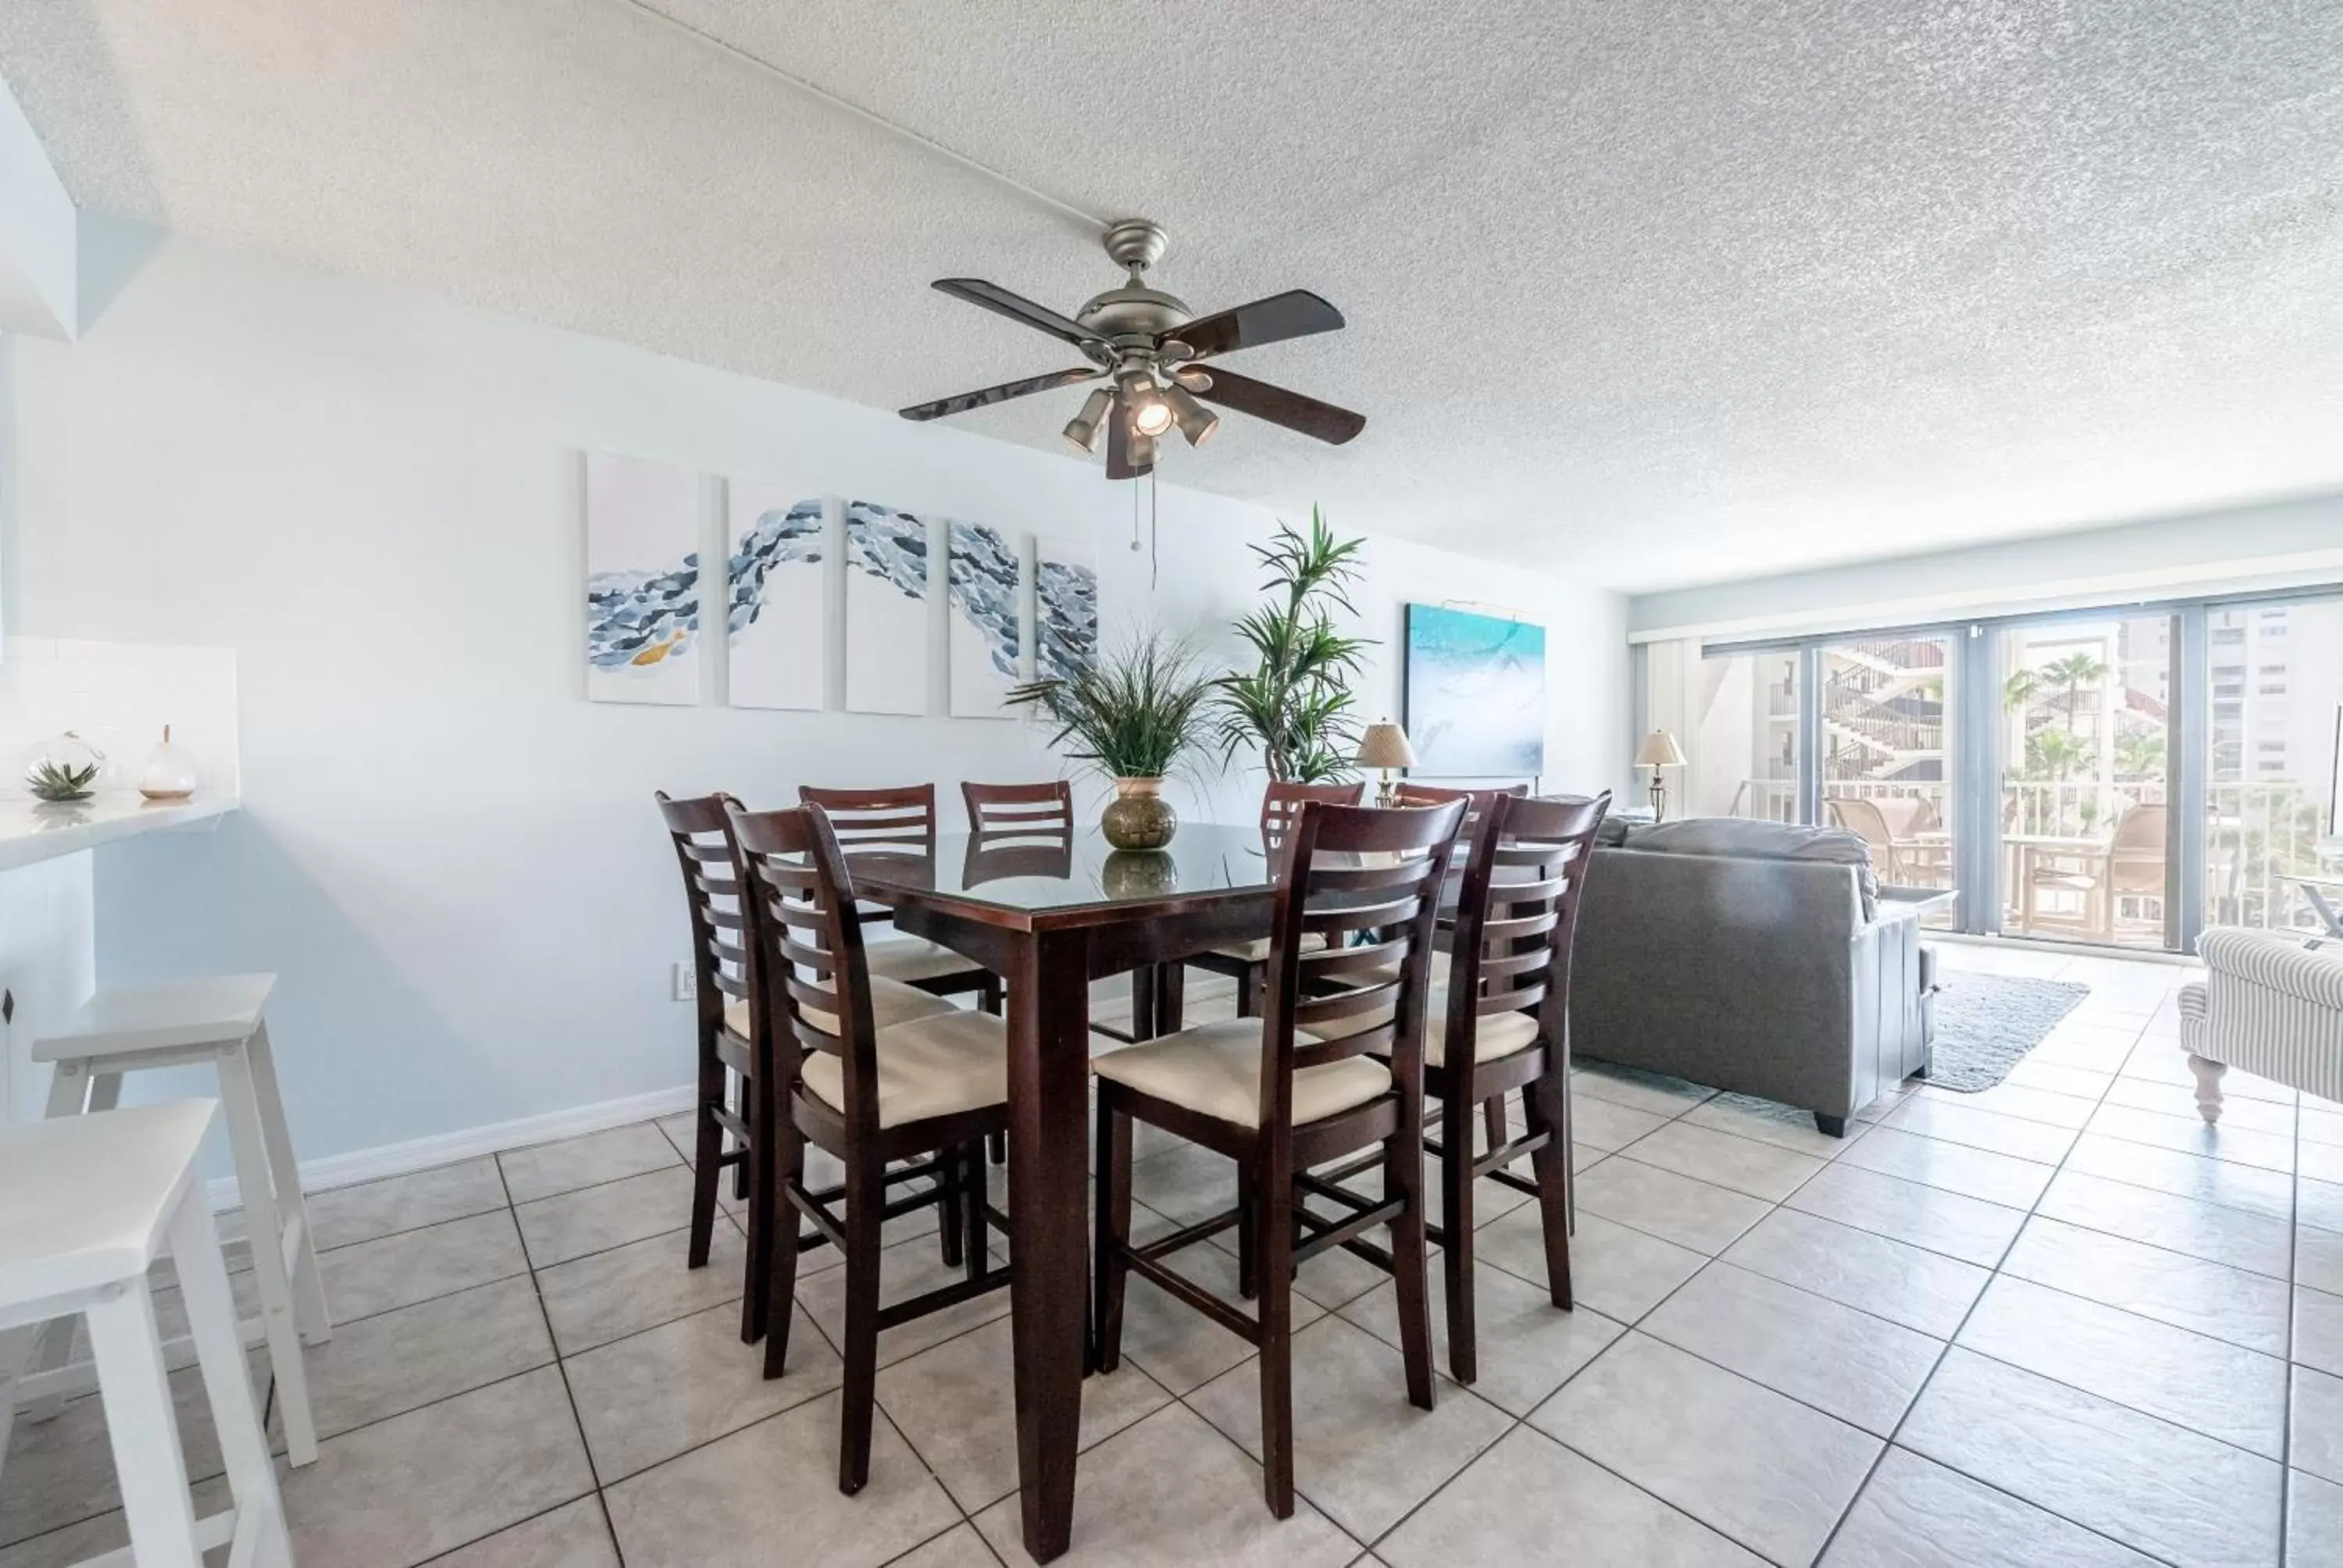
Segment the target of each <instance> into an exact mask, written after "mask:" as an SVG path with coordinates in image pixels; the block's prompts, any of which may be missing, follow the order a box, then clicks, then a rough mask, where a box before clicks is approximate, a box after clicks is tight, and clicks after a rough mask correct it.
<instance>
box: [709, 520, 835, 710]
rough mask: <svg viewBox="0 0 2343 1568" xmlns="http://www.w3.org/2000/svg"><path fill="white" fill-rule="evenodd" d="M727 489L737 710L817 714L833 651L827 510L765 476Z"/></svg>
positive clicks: (730, 613) (730, 622)
mask: <svg viewBox="0 0 2343 1568" xmlns="http://www.w3.org/2000/svg"><path fill="white" fill-rule="evenodd" d="M725 488H726V499H725V538H726V539H727V540H728V541H729V556H730V560H729V582H730V588H731V597H730V604H729V611H728V616H727V620H726V627H727V635H728V637H729V651H730V656H731V703H732V706H733V707H735V708H806V709H820V707H821V705H822V696H823V690H824V682H823V668H822V661H823V658H824V655H825V653H826V651H827V649H828V648H829V647H830V594H829V591H828V584H827V577H826V568H825V558H827V557H828V556H829V554H830V549H829V537H828V535H829V512H828V508H827V507H826V506H825V505H824V504H823V502H822V499H821V498H820V497H819V496H816V497H813V498H801V497H795V496H792V495H791V494H790V493H789V490H788V489H787V488H784V487H779V486H776V485H771V484H768V483H766V482H764V481H763V480H759V479H734V480H731V481H729V483H728V484H727V486H726V487H725Z"/></svg>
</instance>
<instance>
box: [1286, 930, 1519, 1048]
mask: <svg viewBox="0 0 2343 1568" xmlns="http://www.w3.org/2000/svg"><path fill="white" fill-rule="evenodd" d="M1366 975H1368V978H1375V980H1396V978H1399V972H1396V970H1366ZM1384 1017H1387V1015H1383V1012H1371V1015H1362V1017H1359V1020H1357V1022H1354V1029H1350V1031H1347V1033H1357V1031H1359V1029H1373V1027H1375V1024H1380V1022H1384ZM1342 1033H1345V1031H1331V1029H1319V1039H1329V1040H1335V1039H1342ZM1530 1045H1537V1020H1534V1017H1530V1015H1528V1012H1483V1015H1481V1029H1478V1031H1476V1033H1473V1045H1472V1060H1473V1061H1504V1060H1506V1057H1518V1055H1521V1052H1525V1050H1528V1048H1530ZM1445 1064H1448V954H1432V989H1429V994H1427V996H1424V1067H1445Z"/></svg>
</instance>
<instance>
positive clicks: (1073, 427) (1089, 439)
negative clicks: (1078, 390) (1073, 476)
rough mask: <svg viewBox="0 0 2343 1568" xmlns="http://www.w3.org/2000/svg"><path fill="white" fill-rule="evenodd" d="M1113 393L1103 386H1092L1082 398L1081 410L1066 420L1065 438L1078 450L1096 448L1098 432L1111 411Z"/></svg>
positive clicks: (1083, 450)
mask: <svg viewBox="0 0 2343 1568" xmlns="http://www.w3.org/2000/svg"><path fill="white" fill-rule="evenodd" d="M1113 408H1114V394H1112V393H1111V392H1109V391H1108V390H1107V389H1106V388H1105V387H1093V388H1091V395H1090V396H1089V397H1085V398H1083V399H1082V408H1081V413H1079V414H1076V415H1075V416H1074V417H1072V418H1071V419H1069V420H1067V421H1066V439H1067V440H1069V441H1071V442H1072V443H1073V445H1074V449H1075V450H1076V451H1079V452H1095V451H1097V450H1098V444H1099V432H1100V431H1101V430H1102V429H1103V428H1105V426H1106V418H1107V415H1108V414H1110V413H1111V412H1112V411H1113Z"/></svg>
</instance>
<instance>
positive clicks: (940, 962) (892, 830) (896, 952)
mask: <svg viewBox="0 0 2343 1568" xmlns="http://www.w3.org/2000/svg"><path fill="white" fill-rule="evenodd" d="M798 803H799V804H800V805H805V806H819V807H820V808H821V809H822V810H823V811H824V812H826V813H828V814H829V817H830V826H831V828H832V829H833V830H834V831H835V832H836V834H837V837H838V843H839V847H840V849H843V850H844V851H846V852H847V853H849V854H898V855H915V856H918V855H923V856H926V857H927V858H928V859H934V858H935V853H936V787H935V786H934V785H932V784H910V785H905V786H903V787H901V788H900V789H819V788H816V787H815V786H813V785H810V784H808V785H802V786H800V787H799V789H798ZM890 912H891V911H890V910H888V909H887V908H886V907H885V906H884V905H881V904H864V905H860V906H859V907H858V908H857V910H856V917H855V918H856V919H858V920H861V921H862V922H863V923H864V924H865V925H870V924H872V923H873V922H876V921H879V920H886V919H887V918H888V917H889V915H890ZM867 952H868V953H869V955H870V972H871V974H873V975H874V976H877V977H879V978H880V979H884V980H901V981H902V982H903V983H905V984H906V985H913V986H917V987H919V988H920V990H924V991H931V992H933V993H934V994H935V995H937V996H960V995H962V994H965V993H968V992H974V993H975V995H976V999H977V1006H979V1007H980V1008H982V1009H983V1010H985V1011H987V1012H996V1013H997V1012H999V1011H1000V1010H1001V977H1000V976H999V975H997V974H994V973H993V972H992V971H991V970H988V969H986V968H985V967H984V966H983V965H982V964H979V963H971V962H970V960H967V959H966V958H963V957H962V956H961V955H960V954H959V953H956V952H954V951H952V950H951V949H950V948H948V947H945V946H944V945H943V944H942V943H940V942H931V941H929V940H926V939H925V938H922V937H909V936H907V937H900V938H897V939H895V940H890V941H884V942H874V943H872V944H870V947H869V948H868V949H867Z"/></svg>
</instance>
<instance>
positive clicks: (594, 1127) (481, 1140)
mask: <svg viewBox="0 0 2343 1568" xmlns="http://www.w3.org/2000/svg"><path fill="white" fill-rule="evenodd" d="M1115 984H1116V982H1114V981H1108V982H1103V983H1102V984H1101V987H1100V988H1099V989H1097V990H1094V991H1093V993H1092V994H1093V995H1094V996H1096V997H1097V998H1098V999H1099V1000H1098V1001H1097V1002H1096V1004H1095V1005H1094V1007H1093V1009H1092V1016H1093V1017H1094V1018H1097V1019H1098V1020H1100V1021H1101V1022H1113V1023H1126V1022H1128V1021H1129V1019H1130V1012H1131V1007H1130V1001H1129V997H1128V991H1127V990H1123V991H1121V993H1120V994H1118V992H1117V991H1115V990H1110V989H1107V988H1108V987H1111V986H1113V985H1115ZM1235 993H1236V982H1235V981H1234V980H1230V979H1228V978H1227V977H1225V976H1222V975H1214V974H1209V973H1203V972H1199V971H1195V970H1191V971H1190V973H1189V976H1188V1000H1190V1001H1204V1000H1213V999H1216V998H1219V997H1222V996H1233V995H1234V994H1235ZM694 1092H695V1091H694V1089H693V1086H692V1085H690V1084H689V1083H682V1084H678V1085H677V1086H676V1087H675V1088H673V1089H660V1090H654V1091H651V1092H650V1093H649V1094H636V1095H629V1096H628V1097H627V1098H626V1099H624V1100H606V1101H602V1102H601V1103H599V1104H598V1105H578V1106H573V1107H571V1108H570V1109H569V1110H567V1111H547V1112H546V1113H544V1114H543V1115H541V1116H524V1117H521V1118H520V1119H518V1121H496V1122H490V1123H489V1124H488V1125H487V1126H485V1127H467V1128H465V1129H463V1130H462V1131H458V1132H442V1133H437V1134H435V1135H434V1136H432V1137H429V1138H416V1139H411V1140H409V1141H407V1142H405V1143H385V1144H382V1145H379V1146H378V1147H377V1148H373V1149H357V1150H353V1151H350V1152H349V1153H347V1154H329V1155H327V1156H326V1158H324V1159H322V1160H305V1161H302V1162H301V1190H302V1191H305V1192H323V1191H327V1190H328V1189H330V1188H335V1187H354V1186H356V1185H357V1183H359V1182H361V1181H381V1180H382V1179H383V1178H385V1177H387V1176H406V1175H410V1174H412V1173H413V1172H415V1171H428V1170H430V1169H431V1168H432V1167H433V1166H435V1165H453V1164H454V1163H456V1161H459V1160H477V1159H478V1158H479V1157H480V1156H481V1155H483V1154H494V1153H496V1152H497V1151H499V1150H504V1149H518V1148H521V1147H523V1146H524V1145H527V1144H530V1143H550V1142H552V1141H554V1140H556V1139H558V1138H578V1137H581V1136H583V1135H584V1134H586V1133H588V1132H603V1131H608V1130H609V1129H610V1128H613V1127H625V1126H627V1125H628V1124H629V1123H632V1122H637V1121H649V1120H650V1119H651V1118H653V1117H655V1116H672V1115H674V1114H675V1113H676V1112H678V1111H689V1110H690V1109H691V1106H692V1098H693V1094H694ZM209 1191H210V1195H211V1202H212V1207H213V1208H214V1209H233V1208H235V1207H236V1204H237V1202H238V1201H239V1200H238V1198H237V1196H236V1178H235V1177H233V1176H222V1177H219V1178H216V1179H215V1180H214V1181H212V1182H211V1184H210V1187H209Z"/></svg>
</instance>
